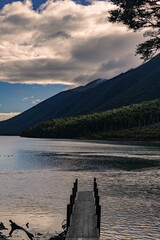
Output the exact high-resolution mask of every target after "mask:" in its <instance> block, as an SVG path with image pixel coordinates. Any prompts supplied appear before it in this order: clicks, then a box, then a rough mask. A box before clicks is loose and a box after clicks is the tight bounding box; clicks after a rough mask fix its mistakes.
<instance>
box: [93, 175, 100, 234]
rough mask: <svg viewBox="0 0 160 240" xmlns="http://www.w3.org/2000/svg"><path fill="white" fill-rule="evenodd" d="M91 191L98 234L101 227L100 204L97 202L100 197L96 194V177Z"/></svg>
mask: <svg viewBox="0 0 160 240" xmlns="http://www.w3.org/2000/svg"><path fill="white" fill-rule="evenodd" d="M93 191H94V198H95V206H96V215H97V228H98V230H99V234H100V229H101V205H100V204H99V202H100V198H99V195H98V187H97V182H96V178H94V183H93Z"/></svg>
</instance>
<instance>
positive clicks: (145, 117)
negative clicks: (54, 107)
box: [21, 99, 160, 139]
mask: <svg viewBox="0 0 160 240" xmlns="http://www.w3.org/2000/svg"><path fill="white" fill-rule="evenodd" d="M155 123H160V99H156V100H153V101H147V102H143V103H141V104H134V105H131V106H126V107H122V108H119V109H113V110H109V111H105V112H102V113H93V114H90V115H82V116H78V117H69V118H61V119H53V120H51V121H48V122H43V123H41V124H38V125H36V126H33V127H30V128H29V129H27V130H25V131H23V132H22V134H21V135H22V136H27V137H45V138H47V137H49V138H93V139H106V138H108V137H109V136H110V137H118V135H119V136H121V135H123V134H122V132H124V130H125V131H126V129H133V128H138V129H139V128H142V127H144V126H148V125H151V124H155ZM120 131H121V133H120ZM131 131H132V133H133V132H134V131H135V130H131ZM126 134H127V131H126ZM124 136H125V135H124ZM124 136H123V137H124ZM128 136H129V135H128ZM132 136H134V134H132ZM159 137H160V134H159Z"/></svg>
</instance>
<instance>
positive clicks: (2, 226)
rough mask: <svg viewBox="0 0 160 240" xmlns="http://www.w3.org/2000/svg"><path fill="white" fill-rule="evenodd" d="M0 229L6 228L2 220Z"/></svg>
mask: <svg viewBox="0 0 160 240" xmlns="http://www.w3.org/2000/svg"><path fill="white" fill-rule="evenodd" d="M0 230H8V228H6V227H5V226H4V224H3V223H2V222H0Z"/></svg>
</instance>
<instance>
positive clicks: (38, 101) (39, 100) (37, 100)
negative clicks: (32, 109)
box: [32, 99, 43, 104]
mask: <svg viewBox="0 0 160 240" xmlns="http://www.w3.org/2000/svg"><path fill="white" fill-rule="evenodd" d="M42 101H43V100H41V99H36V100H34V101H32V103H33V104H37V103H40V102H42Z"/></svg>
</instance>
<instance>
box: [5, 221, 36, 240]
mask: <svg viewBox="0 0 160 240" xmlns="http://www.w3.org/2000/svg"><path fill="white" fill-rule="evenodd" d="M9 222H10V223H11V231H10V233H9V236H12V233H13V232H14V231H15V230H22V231H24V232H25V233H26V234H27V236H28V237H29V239H31V240H33V238H34V236H33V234H32V233H30V232H29V231H27V230H26V229H25V228H23V227H21V226H19V225H17V224H16V223H15V222H13V221H12V220H9Z"/></svg>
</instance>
